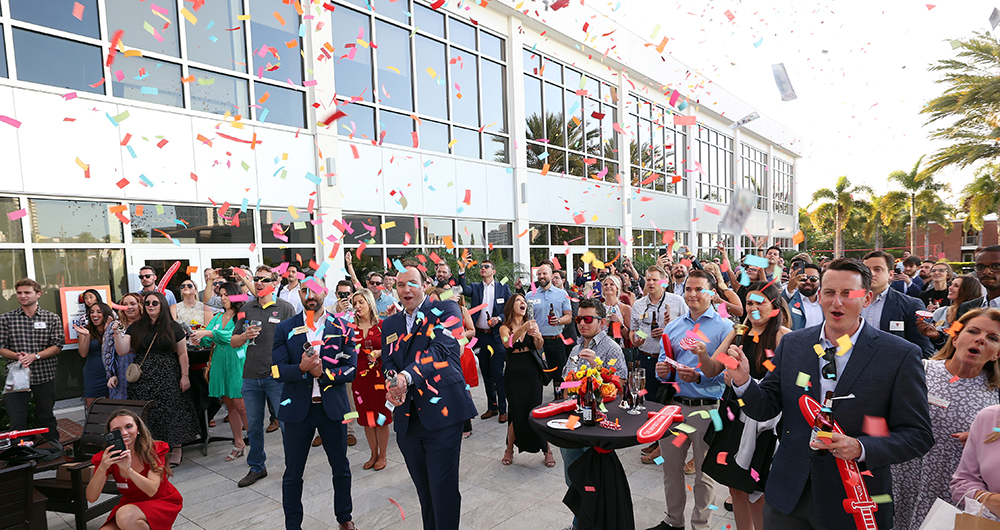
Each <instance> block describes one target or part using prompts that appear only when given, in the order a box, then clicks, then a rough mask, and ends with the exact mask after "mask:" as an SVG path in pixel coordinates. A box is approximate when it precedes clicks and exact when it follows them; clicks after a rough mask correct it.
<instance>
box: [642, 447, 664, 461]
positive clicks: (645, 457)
mask: <svg viewBox="0 0 1000 530" xmlns="http://www.w3.org/2000/svg"><path fill="white" fill-rule="evenodd" d="M659 457H660V448H659V447H657V448H656V449H653V452H652V453H649V454H648V455H642V456H641V457H639V460H640V461H641V462H642V463H643V464H655V463H656V459H657V458H659Z"/></svg>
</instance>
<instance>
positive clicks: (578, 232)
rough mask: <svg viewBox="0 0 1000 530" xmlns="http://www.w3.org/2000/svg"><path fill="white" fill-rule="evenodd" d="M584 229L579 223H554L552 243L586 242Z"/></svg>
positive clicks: (572, 243) (580, 243) (574, 243)
mask: <svg viewBox="0 0 1000 530" xmlns="http://www.w3.org/2000/svg"><path fill="white" fill-rule="evenodd" d="M583 238H584V231H583V227H582V226H579V225H570V226H564V225H552V244H553V245H562V244H563V243H568V244H570V245H583V244H584V240H583Z"/></svg>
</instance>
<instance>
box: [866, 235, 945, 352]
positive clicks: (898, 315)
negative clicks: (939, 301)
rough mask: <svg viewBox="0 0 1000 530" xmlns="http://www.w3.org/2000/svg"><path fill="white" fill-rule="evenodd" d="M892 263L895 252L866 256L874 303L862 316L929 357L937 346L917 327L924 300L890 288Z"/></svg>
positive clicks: (923, 308)
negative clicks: (918, 315) (918, 313)
mask: <svg viewBox="0 0 1000 530" xmlns="http://www.w3.org/2000/svg"><path fill="white" fill-rule="evenodd" d="M892 262H893V257H892V255H891V254H888V253H886V252H883V251H881V250H876V251H874V252H869V253H868V254H866V255H865V266H866V267H868V268H869V269H870V270H871V273H872V285H871V291H872V302H871V303H870V304H868V306H867V307H865V308H864V309H863V310H862V311H861V318H863V319H865V321H866V322H868V323H869V324H871V325H872V327H875V328H878V329H881V330H882V331H888V332H889V333H892V334H893V335H896V336H897V337H900V338H903V339H906V340H908V341H910V342H912V343H913V344H916V345H917V347H919V348H920V351H921V352H922V354H923V356H924V358H927V357H930V356H931V355H934V353H935V351H936V348H934V345H933V344H931V340H930V339H928V338H927V337H926V336H925V335H924V334H923V333H920V330H919V329H918V328H917V311H925V310H926V309H927V307H926V306H925V305H924V302H923V300H920V299H919V298H914V297H912V296H909V295H905V294H903V293H900V292H899V291H897V290H895V289H890V288H889V275H890V274H891V271H892Z"/></svg>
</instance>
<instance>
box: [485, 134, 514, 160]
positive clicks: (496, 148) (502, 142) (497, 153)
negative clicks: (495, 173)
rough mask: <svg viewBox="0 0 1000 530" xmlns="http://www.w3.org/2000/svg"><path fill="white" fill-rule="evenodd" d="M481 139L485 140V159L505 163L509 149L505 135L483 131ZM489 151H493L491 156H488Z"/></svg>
mask: <svg viewBox="0 0 1000 530" xmlns="http://www.w3.org/2000/svg"><path fill="white" fill-rule="evenodd" d="M483 140H484V141H485V142H486V147H485V152H484V155H485V156H483V158H484V159H485V160H493V161H494V162H503V163H507V161H508V153H509V151H508V150H507V148H508V143H507V138H506V137H504V136H498V135H495V134H490V133H483ZM489 153H493V158H490V156H489Z"/></svg>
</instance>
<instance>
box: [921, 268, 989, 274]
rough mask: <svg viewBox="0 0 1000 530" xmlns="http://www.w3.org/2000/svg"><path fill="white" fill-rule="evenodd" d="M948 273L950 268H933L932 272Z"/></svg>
mask: <svg viewBox="0 0 1000 530" xmlns="http://www.w3.org/2000/svg"><path fill="white" fill-rule="evenodd" d="M984 268H985V267H984ZM947 273H948V269H931V274H947Z"/></svg>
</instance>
